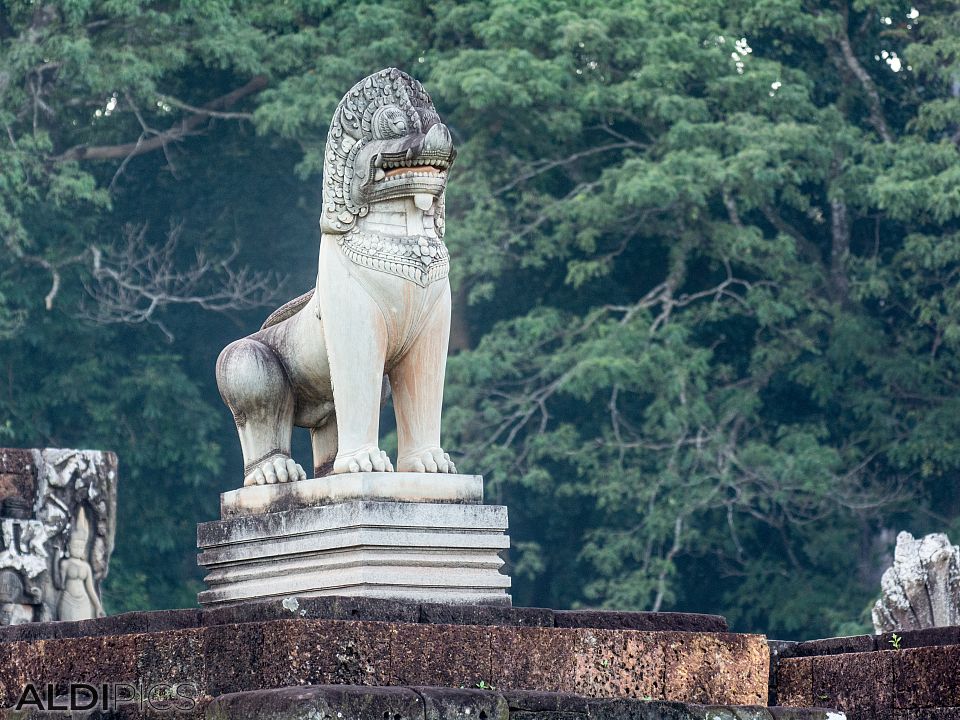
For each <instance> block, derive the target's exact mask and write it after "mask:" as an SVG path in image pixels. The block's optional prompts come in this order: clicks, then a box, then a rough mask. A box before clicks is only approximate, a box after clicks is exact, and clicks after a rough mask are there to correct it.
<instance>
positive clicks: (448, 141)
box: [423, 123, 453, 153]
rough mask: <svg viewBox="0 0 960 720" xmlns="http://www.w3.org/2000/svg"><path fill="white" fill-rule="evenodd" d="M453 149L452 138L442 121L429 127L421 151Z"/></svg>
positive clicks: (440, 151)
mask: <svg viewBox="0 0 960 720" xmlns="http://www.w3.org/2000/svg"><path fill="white" fill-rule="evenodd" d="M452 149H453V138H452V137H450V131H449V130H448V129H447V126H446V125H444V124H443V123H437V124H436V125H433V126H431V127H430V129H429V130H428V131H427V136H426V137H425V138H424V139H423V152H429V153H449V152H450V151H451V150H452Z"/></svg>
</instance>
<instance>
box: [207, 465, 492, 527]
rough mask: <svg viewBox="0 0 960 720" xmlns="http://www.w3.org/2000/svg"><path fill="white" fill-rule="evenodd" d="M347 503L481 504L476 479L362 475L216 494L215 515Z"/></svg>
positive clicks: (480, 481) (480, 482) (480, 480)
mask: <svg viewBox="0 0 960 720" xmlns="http://www.w3.org/2000/svg"><path fill="white" fill-rule="evenodd" d="M347 500H392V501H399V502H429V503H482V502H483V478H482V477H481V476H480V475H454V474H450V473H412V472H393V473H385V472H383V473H381V472H362V473H344V474H341V475H327V476H326V477H320V478H313V479H311V480H302V481H300V482H292V483H282V484H277V485H250V486H248V487H244V488H240V489H239V490H230V491H229V492H225V493H223V494H221V495H220V516H221V517H222V518H231V517H236V516H238V515H256V514H260V513H267V512H279V511H284V510H293V509H297V508H305V507H315V506H318V505H330V504H333V503H338V502H344V501H347Z"/></svg>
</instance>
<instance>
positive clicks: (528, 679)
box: [490, 627, 580, 693]
mask: <svg viewBox="0 0 960 720" xmlns="http://www.w3.org/2000/svg"><path fill="white" fill-rule="evenodd" d="M579 634H580V633H579V631H577V630H571V629H558V628H504V627H495V628H491V629H490V647H491V656H492V657H493V658H495V660H496V661H495V662H494V663H493V665H492V670H491V679H490V682H492V684H493V686H494V687H496V688H497V689H498V690H539V691H544V692H567V693H570V692H573V691H574V688H575V686H576V675H577V661H576V657H575V653H576V648H577V638H578V635H579Z"/></svg>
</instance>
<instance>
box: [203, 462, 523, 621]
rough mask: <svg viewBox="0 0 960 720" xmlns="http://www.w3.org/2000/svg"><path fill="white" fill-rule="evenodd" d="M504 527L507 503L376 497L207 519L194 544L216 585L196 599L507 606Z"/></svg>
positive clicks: (214, 602)
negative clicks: (329, 598)
mask: <svg viewBox="0 0 960 720" xmlns="http://www.w3.org/2000/svg"><path fill="white" fill-rule="evenodd" d="M455 477H457V476H455ZM467 477H469V476H467ZM308 482H309V481H308ZM506 530H507V509H506V508H505V507H502V506H492V505H469V504H452V503H446V504H441V503H417V502H378V501H369V500H351V501H347V502H340V503H336V504H331V505H323V506H319V507H306V508H299V509H294V510H286V511H281V512H271V513H266V514H261V515H238V516H236V517H232V518H227V519H224V520H219V521H216V522H208V523H202V524H201V525H199V526H198V528H197V545H198V547H199V548H200V550H201V552H200V556H199V563H200V565H202V566H203V567H204V568H206V569H207V571H208V575H207V576H206V583H207V586H208V588H209V589H208V590H205V591H204V592H201V593H200V594H199V596H198V600H199V602H200V604H201V605H226V604H231V603H236V602H242V601H245V600H249V599H252V598H267V597H281V596H289V595H301V596H323V595H346V596H361V597H377V598H388V599H394V600H412V601H423V602H444V603H471V604H503V605H508V604H510V596H509V595H508V594H507V589H508V588H509V587H510V578H509V577H507V576H506V575H503V574H501V573H500V568H501V567H502V565H503V559H502V558H501V557H500V553H501V552H502V551H504V550H506V549H508V548H509V546H510V540H509V538H508V537H507V535H506Z"/></svg>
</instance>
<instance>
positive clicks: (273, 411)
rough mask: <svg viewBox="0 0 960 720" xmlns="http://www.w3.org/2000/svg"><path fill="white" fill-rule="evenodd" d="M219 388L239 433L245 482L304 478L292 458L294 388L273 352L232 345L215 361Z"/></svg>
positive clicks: (256, 345) (247, 341) (245, 343)
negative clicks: (291, 438)
mask: <svg viewBox="0 0 960 720" xmlns="http://www.w3.org/2000/svg"><path fill="white" fill-rule="evenodd" d="M217 386H218V387H219V388H220V395H221V397H223V400H224V402H225V403H226V404H227V406H228V407H229V408H230V410H231V412H232V413H233V419H234V422H235V423H236V426H237V433H238V434H239V435H240V447H241V449H242V450H243V465H244V467H243V473H244V480H243V484H244V485H263V484H273V483H278V482H289V481H294V480H305V479H306V477H307V476H306V473H305V472H304V471H303V468H302V467H300V465H298V464H297V463H296V462H294V460H293V459H292V458H291V457H290V437H291V435H292V434H293V412H294V397H293V389H292V388H291V387H290V381H289V380H288V379H287V374H286V372H285V371H284V369H283V364H282V363H281V361H280V358H279V357H278V356H277V354H276V353H275V352H274V351H273V349H271V348H270V347H269V346H267V345H265V344H264V343H262V342H260V341H259V340H255V339H253V338H243V339H242V340H237V341H236V342H233V343H230V344H229V345H228V346H227V347H226V348H224V350H223V352H221V353H220V357H219V358H218V359H217Z"/></svg>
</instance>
